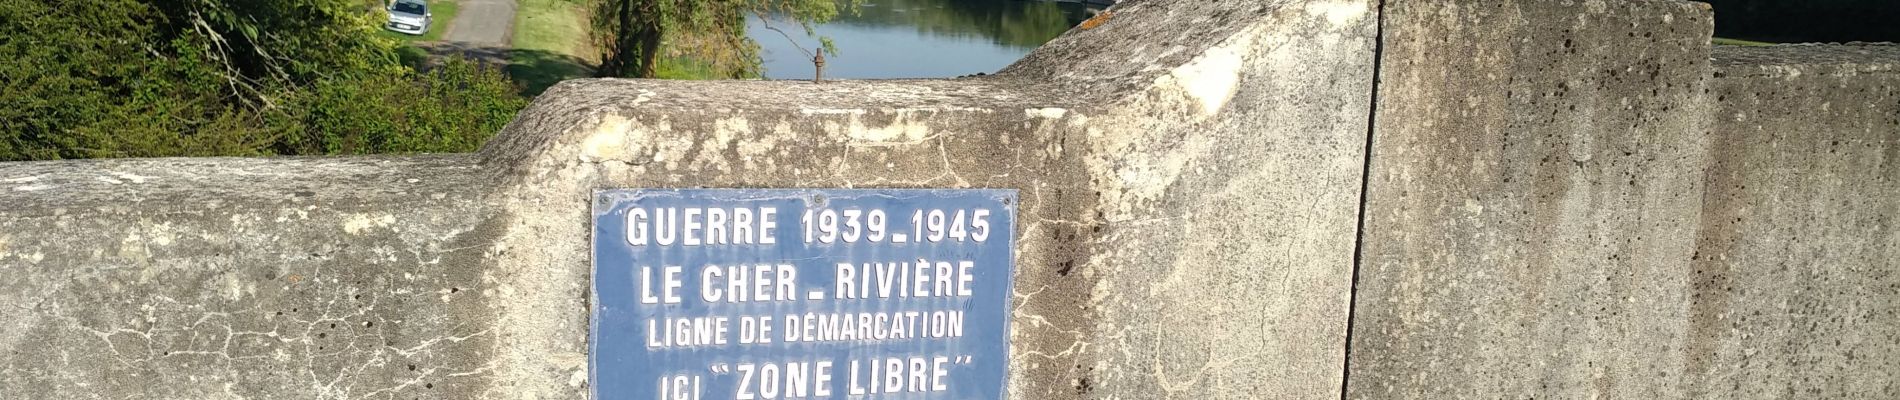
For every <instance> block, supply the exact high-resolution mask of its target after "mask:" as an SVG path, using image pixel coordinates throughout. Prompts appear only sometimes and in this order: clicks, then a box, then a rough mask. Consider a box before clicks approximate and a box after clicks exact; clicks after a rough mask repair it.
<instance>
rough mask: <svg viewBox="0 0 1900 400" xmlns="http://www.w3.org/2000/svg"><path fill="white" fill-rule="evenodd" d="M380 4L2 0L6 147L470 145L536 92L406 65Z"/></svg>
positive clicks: (207, 149) (146, 149)
mask: <svg viewBox="0 0 1900 400" xmlns="http://www.w3.org/2000/svg"><path fill="white" fill-rule="evenodd" d="M377 10H378V8H377V7H375V6H374V5H373V4H372V5H365V4H364V2H362V1H360V0H0V160H32V159H59V158H92V157H156V156H204V155H270V154H317V153H354V152H419V151H468V150H473V149H474V148H476V147H477V146H479V144H480V139H482V138H485V137H486V135H489V134H492V133H493V132H494V131H495V130H497V129H499V127H500V126H501V125H502V124H505V123H506V122H507V120H508V119H510V118H512V115H513V113H514V112H515V111H516V110H519V109H520V108H521V107H522V106H523V104H524V103H525V101H524V100H522V99H520V98H519V97H518V96H517V95H515V94H514V93H515V92H514V91H511V90H505V89H507V88H510V87H512V83H510V82H508V81H507V80H506V78H502V77H500V76H499V75H498V74H494V73H493V71H486V72H484V71H483V70H481V69H480V68H471V67H468V66H466V65H463V64H457V63H455V62H451V63H449V64H448V65H447V66H445V67H443V68H442V69H441V70H440V71H432V72H429V73H423V72H419V71H416V70H415V69H413V68H410V67H406V66H404V65H403V64H401V63H400V62H399V60H398V59H397V57H396V51H395V49H396V43H394V41H392V40H389V39H385V38H382V37H379V36H378V35H377V34H376V32H377V30H378V29H379V27H378V24H377V21H376V18H379V17H380V14H378V11H377ZM498 88H500V89H498ZM379 121H380V122H379ZM376 123H388V124H390V125H389V128H388V129H368V127H372V126H374V124H376ZM358 143H360V144H361V145H357V144H358Z"/></svg>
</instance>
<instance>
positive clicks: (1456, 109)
mask: <svg viewBox="0 0 1900 400" xmlns="http://www.w3.org/2000/svg"><path fill="white" fill-rule="evenodd" d="M1384 10H1385V13H1386V14H1385V18H1386V21H1387V22H1386V24H1385V25H1384V32H1383V35H1384V38H1385V40H1384V41H1383V42H1382V43H1383V44H1384V45H1385V51H1384V53H1383V54H1382V56H1381V63H1380V65H1381V68H1382V72H1383V73H1382V74H1381V79H1382V86H1381V89H1380V91H1379V100H1378V103H1377V107H1378V112H1377V117H1376V119H1377V122H1376V124H1377V130H1376V131H1375V132H1374V133H1375V134H1374V138H1373V151H1372V156H1371V165H1372V168H1371V175H1370V180H1369V182H1368V187H1369V189H1368V190H1369V192H1368V195H1367V197H1368V200H1367V201H1368V202H1367V205H1366V218H1365V224H1366V229H1365V236H1364V242H1363V245H1362V251H1363V258H1362V262H1361V264H1360V266H1359V268H1360V271H1359V273H1358V276H1359V278H1358V285H1357V291H1356V302H1355V307H1356V308H1355V312H1354V314H1353V316H1352V319H1353V332H1352V347H1351V349H1350V352H1351V354H1350V356H1349V358H1350V361H1349V362H1350V363H1349V372H1350V376H1349V378H1348V397H1352V398H1472V397H1512V398H1598V397H1608V398H1737V397H1740V398H1789V397H1798V398H1811V397H1819V398H1887V397H1895V396H1900V388H1897V387H1896V386H1895V384H1894V378H1893V376H1895V375H1896V372H1900V365H1896V362H1895V357H1896V356H1900V352H1897V351H1900V347H1897V346H1896V341H1895V340H1896V339H1897V338H1900V335H1897V334H1896V329H1897V328H1895V327H1896V326H1900V314H1896V311H1895V309H1894V307H1893V305H1894V301H1895V300H1896V297H1895V295H1896V294H1900V291H1896V289H1900V286H1896V282H1895V279H1896V278H1895V277H1894V275H1893V274H1894V271H1896V267H1900V264H1896V262H1895V261H1894V260H1895V259H1896V258H1895V257H1894V256H1895V248H1896V247H1895V245H1896V244H1900V242H1896V239H1895V238H1896V236H1895V228H1894V227H1893V226H1892V222H1891V221H1892V219H1893V217H1894V215H1895V214H1896V213H1900V203H1896V200H1895V199H1896V197H1895V193H1894V190H1895V187H1896V186H1895V183H1894V182H1895V180H1896V179H1900V164H1896V162H1900V161H1895V157H1896V154H1895V151H1896V150H1895V148H1894V145H1895V144H1896V141H1900V125H1896V124H1900V109H1897V108H1896V107H1900V100H1897V99H1896V97H1895V93H1896V90H1897V88H1896V81H1895V80H1894V75H1893V70H1894V69H1893V66H1894V65H1895V62H1896V61H1897V60H1900V54H1897V52H1896V49H1895V48H1894V47H1893V46H1780V47H1772V48H1759V49H1757V48H1728V47H1723V48H1717V49H1714V50H1713V51H1712V49H1711V48H1710V46H1709V44H1708V43H1709V42H1708V36H1709V29H1710V21H1711V16H1710V12H1709V10H1708V9H1707V8H1706V6H1703V5H1701V4H1697V3H1686V2H1663V1H1634V2H1620V3H1613V2H1589V1H1586V2H1564V3H1557V2H1514V1H1452V2H1428V1H1406V0H1390V1H1388V2H1387V3H1386V6H1385V8H1384Z"/></svg>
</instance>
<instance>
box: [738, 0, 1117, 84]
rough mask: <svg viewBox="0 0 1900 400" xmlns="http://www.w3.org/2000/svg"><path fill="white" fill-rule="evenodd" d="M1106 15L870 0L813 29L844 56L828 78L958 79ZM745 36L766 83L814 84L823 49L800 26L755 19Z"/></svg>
mask: <svg viewBox="0 0 1900 400" xmlns="http://www.w3.org/2000/svg"><path fill="white" fill-rule="evenodd" d="M1101 7H1102V6H1090V5H1083V4H1080V3H1068V2H1052V1H1023V0H865V1H864V2H863V5H862V6H860V7H859V9H858V11H859V12H858V13H857V15H851V14H850V13H849V12H847V13H845V14H844V15H840V16H839V17H838V18H837V19H834V20H832V21H831V22H829V23H825V24H819V25H816V26H814V27H813V28H814V30H815V31H816V33H817V35H818V36H822V37H827V38H830V39H831V41H832V44H833V45H834V46H835V47H836V48H837V49H838V50H839V53H840V54H838V55H835V56H829V55H828V56H826V58H825V77H826V78H840V79H886V78H938V77H954V76H962V75H970V74H976V73H993V72H996V70H998V69H1002V68H1003V67H1005V66H1008V65H1009V64H1010V63H1012V62H1015V61H1016V60H1017V59H1020V58H1022V56H1023V55H1024V54H1028V53H1029V51H1030V50H1033V49H1035V48H1036V46H1040V45H1042V43H1043V42H1047V41H1049V39H1053V38H1055V37H1056V36H1058V35H1061V34H1062V33H1063V32H1066V31H1068V30H1069V27H1072V26H1075V25H1076V24H1077V23H1080V22H1081V21H1082V20H1084V19H1087V18H1088V17H1089V15H1090V13H1091V12H1092V10H1091V8H1093V9H1100V8H1101ZM768 26H769V27H773V28H778V29H779V30H782V31H784V32H785V33H786V34H789V36H790V37H791V39H793V40H796V42H797V44H796V45H794V44H793V40H787V38H786V36H787V35H781V34H780V33H778V32H775V31H773V30H771V29H768V28H767V27H768ZM746 33H747V35H749V36H751V37H752V38H753V39H754V40H755V41H757V42H758V43H759V46H760V47H761V48H760V54H761V55H762V56H763V57H764V59H765V60H764V61H765V63H764V65H763V66H764V68H765V77H766V78H768V79H811V78H812V63H811V58H810V57H809V56H807V55H805V54H806V53H805V51H813V50H815V49H816V48H817V47H819V40H818V39H817V38H815V37H811V36H806V35H804V30H803V29H802V28H799V27H798V25H796V24H793V23H791V22H788V21H784V20H782V19H781V20H773V21H770V22H762V21H761V20H759V19H757V18H754V19H752V20H751V21H749V22H748V23H747V26H746ZM801 47H802V48H803V49H805V50H800V48H801Z"/></svg>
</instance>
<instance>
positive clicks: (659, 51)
mask: <svg viewBox="0 0 1900 400" xmlns="http://www.w3.org/2000/svg"><path fill="white" fill-rule="evenodd" d="M859 3H860V1H859V0H601V1H600V3H598V5H597V6H596V8H595V12H594V19H593V25H594V31H595V34H596V41H597V42H598V44H599V45H600V48H601V50H602V55H601V65H600V68H599V69H598V70H597V72H598V74H599V75H600V76H604V77H638V78H656V77H666V76H663V75H664V74H662V73H661V72H662V71H665V70H668V69H669V66H668V65H665V64H666V63H669V62H671V63H674V64H675V65H672V66H671V69H672V70H692V71H696V75H709V76H703V77H722V78H747V77H756V76H758V75H759V63H760V61H759V54H758V51H759V50H758V49H759V46H758V43H756V42H753V40H752V38H750V37H747V36H746V32H745V23H746V19H747V18H753V17H758V18H773V17H782V18H786V19H789V20H791V21H793V22H794V23H795V24H797V25H799V26H800V27H801V28H802V29H804V31H805V33H806V34H807V35H810V34H812V31H811V26H812V24H815V23H822V22H826V21H830V20H831V19H832V18H836V17H837V16H838V14H839V12H840V11H841V10H856V9H857V6H858V4H859ZM820 41H821V43H822V44H821V46H820V50H819V51H822V52H831V53H834V54H835V53H836V51H837V49H836V48H834V47H833V46H831V44H830V42H829V41H828V40H824V39H823V38H820Z"/></svg>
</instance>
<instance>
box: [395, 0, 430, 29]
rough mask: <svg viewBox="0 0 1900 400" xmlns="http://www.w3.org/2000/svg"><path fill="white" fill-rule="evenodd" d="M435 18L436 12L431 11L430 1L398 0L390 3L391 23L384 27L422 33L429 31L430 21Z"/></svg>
mask: <svg viewBox="0 0 1900 400" xmlns="http://www.w3.org/2000/svg"><path fill="white" fill-rule="evenodd" d="M433 19H435V13H431V12H429V3H427V2H424V0H396V2H395V3H390V4H389V23H387V24H383V28H386V29H389V30H392V31H396V32H402V33H407V34H411V35H421V34H422V33H423V32H428V31H429V22H431V20H433Z"/></svg>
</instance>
